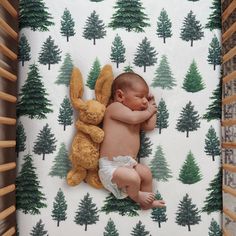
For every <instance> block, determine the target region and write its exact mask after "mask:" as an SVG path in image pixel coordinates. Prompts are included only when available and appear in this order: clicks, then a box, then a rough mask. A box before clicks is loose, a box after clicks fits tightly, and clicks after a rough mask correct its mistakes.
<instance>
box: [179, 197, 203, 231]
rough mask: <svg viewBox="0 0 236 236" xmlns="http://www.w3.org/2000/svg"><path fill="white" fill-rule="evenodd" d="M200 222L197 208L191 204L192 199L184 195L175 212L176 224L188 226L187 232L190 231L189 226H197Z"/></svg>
mask: <svg viewBox="0 0 236 236" xmlns="http://www.w3.org/2000/svg"><path fill="white" fill-rule="evenodd" d="M200 221H201V216H200V211H199V210H198V208H197V206H196V205H195V204H193V203H192V199H191V198H190V197H189V195H188V194H186V195H185V196H184V197H183V200H182V201H180V203H179V206H178V211H177V212H176V223H177V224H178V225H181V226H188V231H191V228H190V226H191V225H195V224H199V222H200Z"/></svg>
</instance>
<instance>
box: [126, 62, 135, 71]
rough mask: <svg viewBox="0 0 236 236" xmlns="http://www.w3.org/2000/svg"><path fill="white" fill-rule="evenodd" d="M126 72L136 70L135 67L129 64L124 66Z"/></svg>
mask: <svg viewBox="0 0 236 236" xmlns="http://www.w3.org/2000/svg"><path fill="white" fill-rule="evenodd" d="M124 72H134V70H133V67H132V66H131V65H130V64H129V65H128V66H125V67H124Z"/></svg>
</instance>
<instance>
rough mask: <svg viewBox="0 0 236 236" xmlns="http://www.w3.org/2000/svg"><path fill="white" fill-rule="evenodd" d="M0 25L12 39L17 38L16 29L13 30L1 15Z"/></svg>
mask: <svg viewBox="0 0 236 236" xmlns="http://www.w3.org/2000/svg"><path fill="white" fill-rule="evenodd" d="M0 27H1V28H2V29H3V30H4V31H5V32H6V33H7V34H8V35H10V36H11V37H12V38H13V39H15V40H16V41H17V40H18V34H17V33H16V31H15V30H13V29H12V28H11V26H10V25H8V24H7V23H6V22H5V21H4V20H3V19H2V18H1V17H0Z"/></svg>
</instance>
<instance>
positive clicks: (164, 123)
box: [156, 98, 169, 134]
mask: <svg viewBox="0 0 236 236" xmlns="http://www.w3.org/2000/svg"><path fill="white" fill-rule="evenodd" d="M168 119H169V112H168V110H167V108H166V103H165V101H164V100H163V98H161V100H160V102H159V104H158V108H157V120H156V127H157V128H158V129H159V134H161V130H162V129H166V128H167V127H168V126H169V124H168Z"/></svg>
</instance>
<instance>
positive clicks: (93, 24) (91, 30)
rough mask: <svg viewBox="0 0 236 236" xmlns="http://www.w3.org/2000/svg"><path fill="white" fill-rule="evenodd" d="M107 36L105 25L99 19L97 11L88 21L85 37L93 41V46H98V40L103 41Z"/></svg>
mask: <svg viewBox="0 0 236 236" xmlns="http://www.w3.org/2000/svg"><path fill="white" fill-rule="evenodd" d="M104 36H106V30H105V24H104V23H103V21H102V20H100V19H99V15H98V14H97V13H96V11H93V12H92V13H91V15H90V16H89V17H88V19H87V21H86V25H85V27H84V32H83V37H84V38H86V39H89V40H92V39H93V44H94V45H95V44H96V39H101V38H104Z"/></svg>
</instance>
